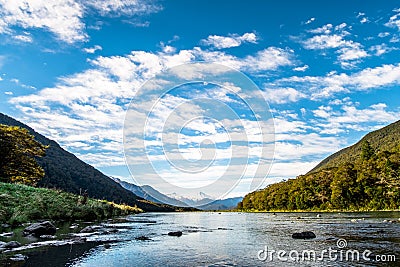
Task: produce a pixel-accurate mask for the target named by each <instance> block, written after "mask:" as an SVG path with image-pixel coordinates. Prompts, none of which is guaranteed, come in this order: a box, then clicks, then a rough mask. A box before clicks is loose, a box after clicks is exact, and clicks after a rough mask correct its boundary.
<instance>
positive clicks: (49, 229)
mask: <svg viewBox="0 0 400 267" xmlns="http://www.w3.org/2000/svg"><path fill="white" fill-rule="evenodd" d="M56 231H57V229H56V227H55V226H54V225H53V224H52V223H51V222H49V221H45V222H40V223H34V224H31V225H30V226H28V227H27V228H25V230H24V231H23V235H24V236H27V235H33V236H35V237H39V236H41V235H54V234H55V233H56Z"/></svg>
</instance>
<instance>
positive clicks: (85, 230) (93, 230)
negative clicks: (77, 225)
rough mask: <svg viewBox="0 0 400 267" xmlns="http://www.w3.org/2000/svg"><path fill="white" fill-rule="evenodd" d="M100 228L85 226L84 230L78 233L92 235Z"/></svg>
mask: <svg viewBox="0 0 400 267" xmlns="http://www.w3.org/2000/svg"><path fill="white" fill-rule="evenodd" d="M99 228H100V227H98V226H97V227H96V226H86V227H85V228H83V229H82V230H81V231H80V233H93V232H96V230H97V229H99Z"/></svg>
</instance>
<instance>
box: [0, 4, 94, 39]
mask: <svg viewBox="0 0 400 267" xmlns="http://www.w3.org/2000/svg"><path fill="white" fill-rule="evenodd" d="M0 7H1V9H0V33H12V32H13V30H12V27H14V26H17V27H22V28H24V29H30V28H41V29H45V30H48V31H50V32H52V33H54V34H55V35H56V36H57V38H59V39H60V40H62V41H65V42H67V43H74V42H76V41H84V40H86V39H87V35H86V33H85V32H84V27H85V25H84V23H83V22H82V21H81V18H82V17H83V14H84V7H83V6H82V5H81V4H80V3H78V2H76V1H74V0H54V1H51V2H49V1H46V0H37V1H33V0H15V1H7V0H0Z"/></svg>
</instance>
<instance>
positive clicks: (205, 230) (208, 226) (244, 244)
mask: <svg viewBox="0 0 400 267" xmlns="http://www.w3.org/2000/svg"><path fill="white" fill-rule="evenodd" d="M399 218H400V213H399V212H375V213H321V214H320V215H318V214H317V213H276V215H274V214H272V213H224V212H223V213H218V212H188V213H145V214H139V215H134V216H130V217H128V220H129V221H128V222H123V223H115V224H113V225H112V226H115V227H117V228H119V230H120V231H119V232H117V233H114V234H110V235H106V236H104V235H101V236H96V235H94V236H91V237H89V238H88V240H92V241H94V240H96V239H98V240H104V239H108V240H116V241H118V242H112V243H111V247H110V248H109V249H106V248H105V247H104V246H103V245H97V246H94V247H87V248H85V249H86V250H85V251H84V252H82V253H78V254H74V255H70V256H69V257H70V258H68V261H67V264H66V265H67V266H74V267H86V266H100V267H101V266H105V267H110V266H285V267H286V266H299V262H295V261H294V260H293V259H294V258H293V257H292V258H289V257H288V253H290V252H291V251H293V250H294V251H297V252H298V253H299V257H297V258H295V260H297V261H300V263H301V266H328V265H329V266H399V263H400V221H399ZM392 221H396V222H392ZM109 226H110V225H109ZM171 231H182V232H183V235H182V236H181V237H174V236H168V235H167V234H168V232H171ZM302 231H313V232H314V233H315V234H316V236H317V238H315V239H311V240H298V239H292V237H291V235H292V233H294V232H302ZM140 236H146V237H148V238H150V239H151V240H147V241H143V240H137V239H136V238H137V237H140ZM339 239H342V241H341V242H342V243H341V244H340V245H341V246H342V247H341V248H338V247H337V245H338V244H337V242H338V240H339ZM343 240H345V241H346V242H347V245H346V243H343V242H344V241H343ZM344 245H346V246H344ZM265 248H267V249H268V251H269V253H271V251H272V250H275V251H278V250H282V251H285V252H286V253H287V254H286V257H282V258H278V257H277V255H276V254H274V255H273V257H272V258H271V256H269V257H267V259H265V260H264V257H265V255H266V254H263V253H260V250H264V251H265ZM329 248H331V249H335V250H337V253H336V255H337V259H336V260H334V261H333V258H332V257H329V255H327V254H324V255H323V257H321V258H322V259H317V260H308V259H307V258H304V259H303V258H302V257H301V253H302V252H303V250H313V251H315V252H316V253H317V254H316V255H317V256H320V255H321V254H320V253H321V252H322V251H323V250H328V249H329ZM74 249H76V248H74ZM81 249H83V248H81ZM348 250H352V251H355V250H356V251H358V252H359V253H360V256H359V258H360V259H359V260H356V258H355V256H354V257H351V254H349V255H348V258H346V257H345V255H346V252H347V251H348ZM365 250H369V251H371V253H368V256H369V258H370V259H372V260H373V259H374V257H376V256H377V255H379V256H381V255H383V256H385V257H386V260H393V258H390V257H389V256H391V255H393V256H395V257H396V262H385V263H384V264H383V263H382V262H376V261H366V260H363V259H362V253H363V252H364V251H365ZM49 251H51V254H49V253H47V254H46V253H42V255H41V256H32V257H30V259H29V260H28V261H27V262H26V266H33V265H34V264H33V263H34V262H36V263H37V262H38V261H42V263H43V265H42V266H45V262H46V260H47V261H49V260H52V265H51V266H57V260H56V259H57V255H60V254H63V256H64V258H65V256H66V255H64V254H68V253H71V252H68V250H66V249H65V248H64V249H61V248H52V249H50V250H49ZM70 251H72V248H71V250H70ZM340 251H342V252H340ZM291 253H292V254H291V255H292V256H296V253H295V252H291ZM340 253H343V254H342V260H340ZM268 255H271V254H268ZM334 255H335V253H333V254H332V256H334ZM67 256H68V255H67ZM305 256H307V255H305ZM59 257H60V256H59ZM260 258H261V260H260ZM302 259H303V261H301V260H302ZM381 259H382V257H381ZM59 264H61V262H60V263H59ZM62 265H64V263H63V264H62Z"/></svg>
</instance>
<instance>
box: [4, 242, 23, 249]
mask: <svg viewBox="0 0 400 267" xmlns="http://www.w3.org/2000/svg"><path fill="white" fill-rule="evenodd" d="M20 246H21V243H19V242H17V241H10V242H8V243H6V244H4V245H3V246H2V248H19V247H20Z"/></svg>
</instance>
